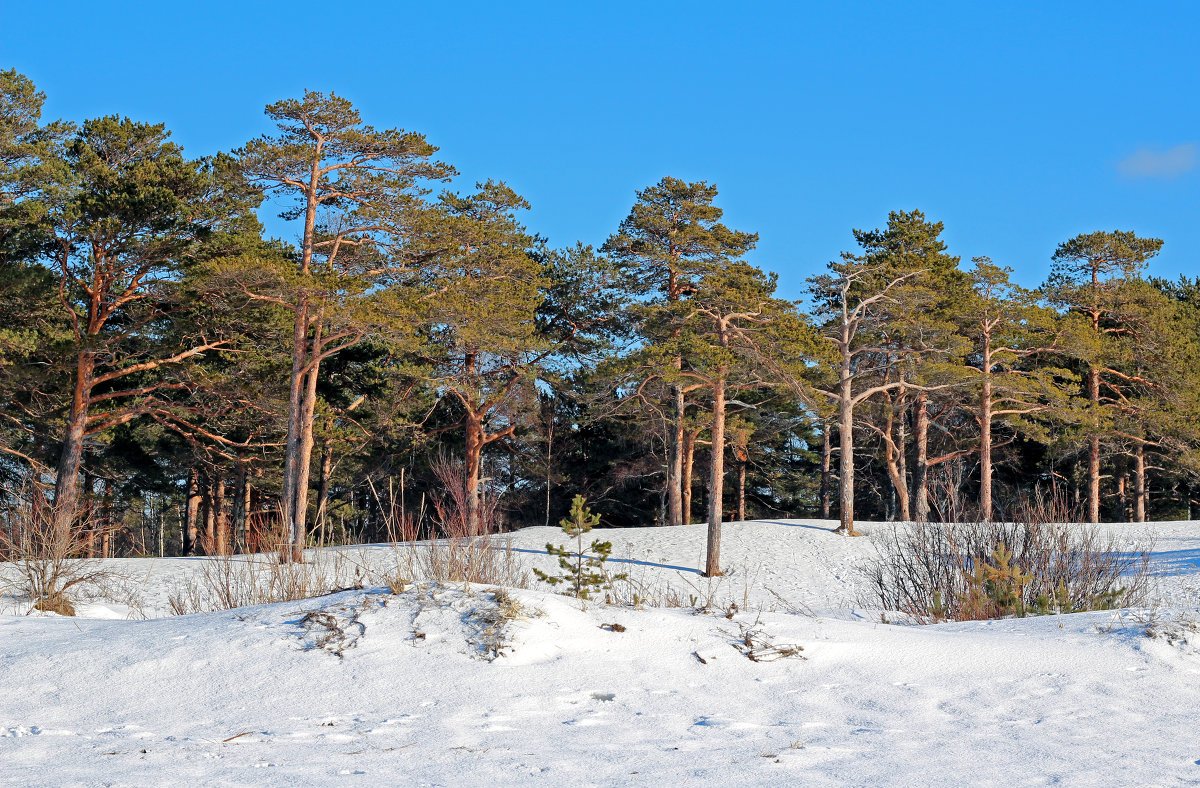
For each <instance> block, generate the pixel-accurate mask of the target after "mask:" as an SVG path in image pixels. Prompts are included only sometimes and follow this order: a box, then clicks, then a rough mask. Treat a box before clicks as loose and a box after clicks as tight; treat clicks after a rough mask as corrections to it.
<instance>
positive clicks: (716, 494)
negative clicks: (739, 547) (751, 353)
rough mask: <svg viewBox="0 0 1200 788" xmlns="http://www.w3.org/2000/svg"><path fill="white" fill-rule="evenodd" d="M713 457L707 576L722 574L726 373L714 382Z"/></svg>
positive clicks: (709, 477) (705, 568)
mask: <svg viewBox="0 0 1200 788" xmlns="http://www.w3.org/2000/svg"><path fill="white" fill-rule="evenodd" d="M712 414H713V423H712V458H711V460H710V462H709V476H708V552H707V556H706V558H705V562H704V575H705V576H706V577H719V576H720V575H721V520H722V517H723V515H724V511H723V506H722V504H723V502H724V499H725V494H724V493H725V372H724V370H721V371H720V372H719V373H718V377H717V380H716V381H715V382H714V383H713V411H712Z"/></svg>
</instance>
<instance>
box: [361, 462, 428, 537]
mask: <svg viewBox="0 0 1200 788" xmlns="http://www.w3.org/2000/svg"><path fill="white" fill-rule="evenodd" d="M367 486H368V487H369V488H370V490H371V496H372V497H373V498H374V499H375V506H376V507H377V508H378V509H379V518H380V520H381V521H382V522H383V527H384V530H385V531H386V533H387V539H388V541H389V542H412V541H414V540H415V539H416V538H417V535H418V532H419V530H420V525H419V523H418V522H417V518H415V517H413V516H412V514H411V513H409V512H408V511H407V510H406V509H405V507H404V502H403V500H402V499H401V496H400V495H399V494H398V493H397V491H396V485H395V482H394V481H393V480H392V479H391V478H390V477H389V478H388V480H387V488H386V489H384V490H380V489H379V488H378V487H376V486H375V482H374V481H373V480H372V479H371V478H370V477H368V478H367Z"/></svg>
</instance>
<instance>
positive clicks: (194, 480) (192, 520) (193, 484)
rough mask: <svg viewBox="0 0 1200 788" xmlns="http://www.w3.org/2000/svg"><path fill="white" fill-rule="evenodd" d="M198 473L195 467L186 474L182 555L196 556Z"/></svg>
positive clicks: (198, 505) (197, 539)
mask: <svg viewBox="0 0 1200 788" xmlns="http://www.w3.org/2000/svg"><path fill="white" fill-rule="evenodd" d="M200 502H201V493H200V472H199V471H197V470H196V468H195V467H193V468H192V470H191V471H190V472H189V473H188V484H187V504H186V506H185V508H184V518H185V519H184V528H183V554H184V555H187V556H190V555H195V554H196V547H197V543H198V542H199V538H200Z"/></svg>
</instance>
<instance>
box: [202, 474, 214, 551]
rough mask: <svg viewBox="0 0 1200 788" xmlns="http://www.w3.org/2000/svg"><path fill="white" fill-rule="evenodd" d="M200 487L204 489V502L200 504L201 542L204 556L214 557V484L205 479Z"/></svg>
mask: <svg viewBox="0 0 1200 788" xmlns="http://www.w3.org/2000/svg"><path fill="white" fill-rule="evenodd" d="M202 487H203V489H204V501H203V503H202V504H201V506H202V508H203V510H204V537H203V539H202V540H201V541H202V542H203V544H204V554H205V555H214V554H215V553H216V546H217V512H216V508H215V506H214V504H215V500H214V498H215V496H214V495H213V493H214V489H215V487H216V483H215V482H213V481H211V480H209V479H205V480H204V484H203V485H202Z"/></svg>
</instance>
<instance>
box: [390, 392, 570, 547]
mask: <svg viewBox="0 0 1200 788" xmlns="http://www.w3.org/2000/svg"><path fill="white" fill-rule="evenodd" d="M550 407H551V411H550V421H549V423H548V424H547V425H546V518H545V522H544V523H543V525H545V526H547V527H549V525H550V489H551V481H552V480H553V476H554V410H553V407H554V406H553V404H551V406H550ZM401 478H403V477H401ZM401 497H403V496H401Z"/></svg>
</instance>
